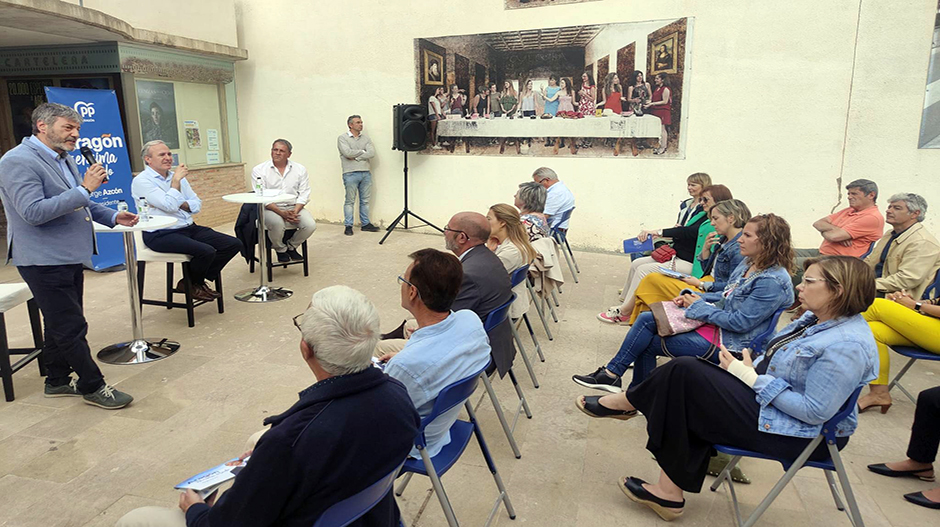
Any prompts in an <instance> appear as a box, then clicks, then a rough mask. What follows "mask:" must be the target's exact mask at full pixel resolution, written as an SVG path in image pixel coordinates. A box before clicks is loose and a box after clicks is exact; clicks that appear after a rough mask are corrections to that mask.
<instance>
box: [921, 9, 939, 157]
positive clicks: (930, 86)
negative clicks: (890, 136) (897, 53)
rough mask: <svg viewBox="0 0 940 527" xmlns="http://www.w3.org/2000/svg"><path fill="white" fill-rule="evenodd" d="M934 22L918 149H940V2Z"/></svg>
mask: <svg viewBox="0 0 940 527" xmlns="http://www.w3.org/2000/svg"><path fill="white" fill-rule="evenodd" d="M934 20H935V22H934V28H933V43H932V44H931V46H930V65H929V66H928V67H927V88H926V90H925V91H926V93H925V94H924V111H923V113H922V114H921V119H920V138H919V139H918V141H917V146H918V147H919V148H940V2H938V5H937V14H936V18H935V19H934Z"/></svg>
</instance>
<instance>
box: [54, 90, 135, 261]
mask: <svg viewBox="0 0 940 527" xmlns="http://www.w3.org/2000/svg"><path fill="white" fill-rule="evenodd" d="M46 98H47V99H48V101H49V102H55V103H59V104H64V105H65V106H68V107H70V108H74V109H75V111H76V112H78V114H79V115H81V116H82V120H83V122H82V130H81V137H80V138H79V140H78V144H77V145H76V148H75V150H73V151H72V152H71V153H70V155H71V156H72V159H74V160H75V163H76V164H77V165H78V172H79V174H84V173H85V171H86V170H88V163H87V162H86V161H85V158H84V157H82V154H81V152H80V149H81V147H83V146H87V147H88V148H90V149H91V151H92V152H94V155H95V160H97V162H99V163H101V164H102V165H104V168H105V170H107V172H108V182H107V183H104V184H102V185H101V186H100V187H98V188H97V189H96V190H95V191H94V192H92V194H91V199H92V201H94V202H96V203H99V204H101V205H104V206H105V207H109V208H112V209H117V205H118V202H120V201H124V202H126V203H127V207H128V210H130V211H131V212H135V213H136V212H137V207H136V206H135V204H134V200H133V198H132V197H131V179H132V178H133V175H132V174H131V163H130V158H129V157H128V154H127V147H126V146H125V145H126V144H127V143H126V141H125V139H124V127H123V125H122V124H121V112H120V110H119V108H118V102H117V95H116V94H115V93H114V90H84V89H77V88H51V87H47V88H46ZM97 237H98V254H97V255H95V256H93V257H92V259H91V263H92V267H93V268H94V269H95V270H96V271H101V270H104V269H108V268H110V267H114V266H116V265H122V264H123V263H124V237H123V236H121V235H118V234H103V235H98V236H97Z"/></svg>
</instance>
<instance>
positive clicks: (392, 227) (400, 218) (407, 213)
mask: <svg viewBox="0 0 940 527" xmlns="http://www.w3.org/2000/svg"><path fill="white" fill-rule="evenodd" d="M402 153H403V154H404V155H405V168H404V169H403V171H404V174H405V208H403V209H402V211H401V214H399V215H398V217H397V218H395V221H393V222H392V224H391V225H389V226H388V228H387V229H386V233H385V236H382V239H381V240H380V241H379V245H382V244H383V243H385V239H386V238H388V237H389V236H390V235H391V234H392V231H393V230H395V227H397V226H398V224H399V223H402V222H404V228H405V229H414V228H417V227H434V228H435V229H437V230H438V231H440V232H441V233H443V232H444V229H442V228H440V227H438V226H437V225H434V224H433V223H431V222H429V221H428V220H426V219H424V218H422V217H421V216H418V215H417V214H415V213H414V212H411V210H410V209H409V208H408V152H407V151H404V152H402ZM408 216H413V217H414V218H415V219H416V220H419V221H422V222H424V223H423V224H422V225H412V226H411V227H409V226H408Z"/></svg>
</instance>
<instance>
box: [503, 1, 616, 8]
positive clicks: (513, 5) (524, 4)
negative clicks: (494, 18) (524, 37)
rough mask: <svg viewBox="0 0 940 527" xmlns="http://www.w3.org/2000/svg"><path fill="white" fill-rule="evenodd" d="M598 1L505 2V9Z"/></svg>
mask: <svg viewBox="0 0 940 527" xmlns="http://www.w3.org/2000/svg"><path fill="white" fill-rule="evenodd" d="M597 1H598V0H506V9H520V8H523V7H545V6H550V5H563V4H580V3H581V2H597Z"/></svg>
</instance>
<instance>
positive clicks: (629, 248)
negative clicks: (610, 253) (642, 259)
mask: <svg viewBox="0 0 940 527" xmlns="http://www.w3.org/2000/svg"><path fill="white" fill-rule="evenodd" d="M652 250H653V237H652V236H647V238H646V241H644V242H641V241H640V240H637V239H636V238H630V239H629V240H624V241H623V252H624V254H630V253H643V252H647V251H652Z"/></svg>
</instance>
